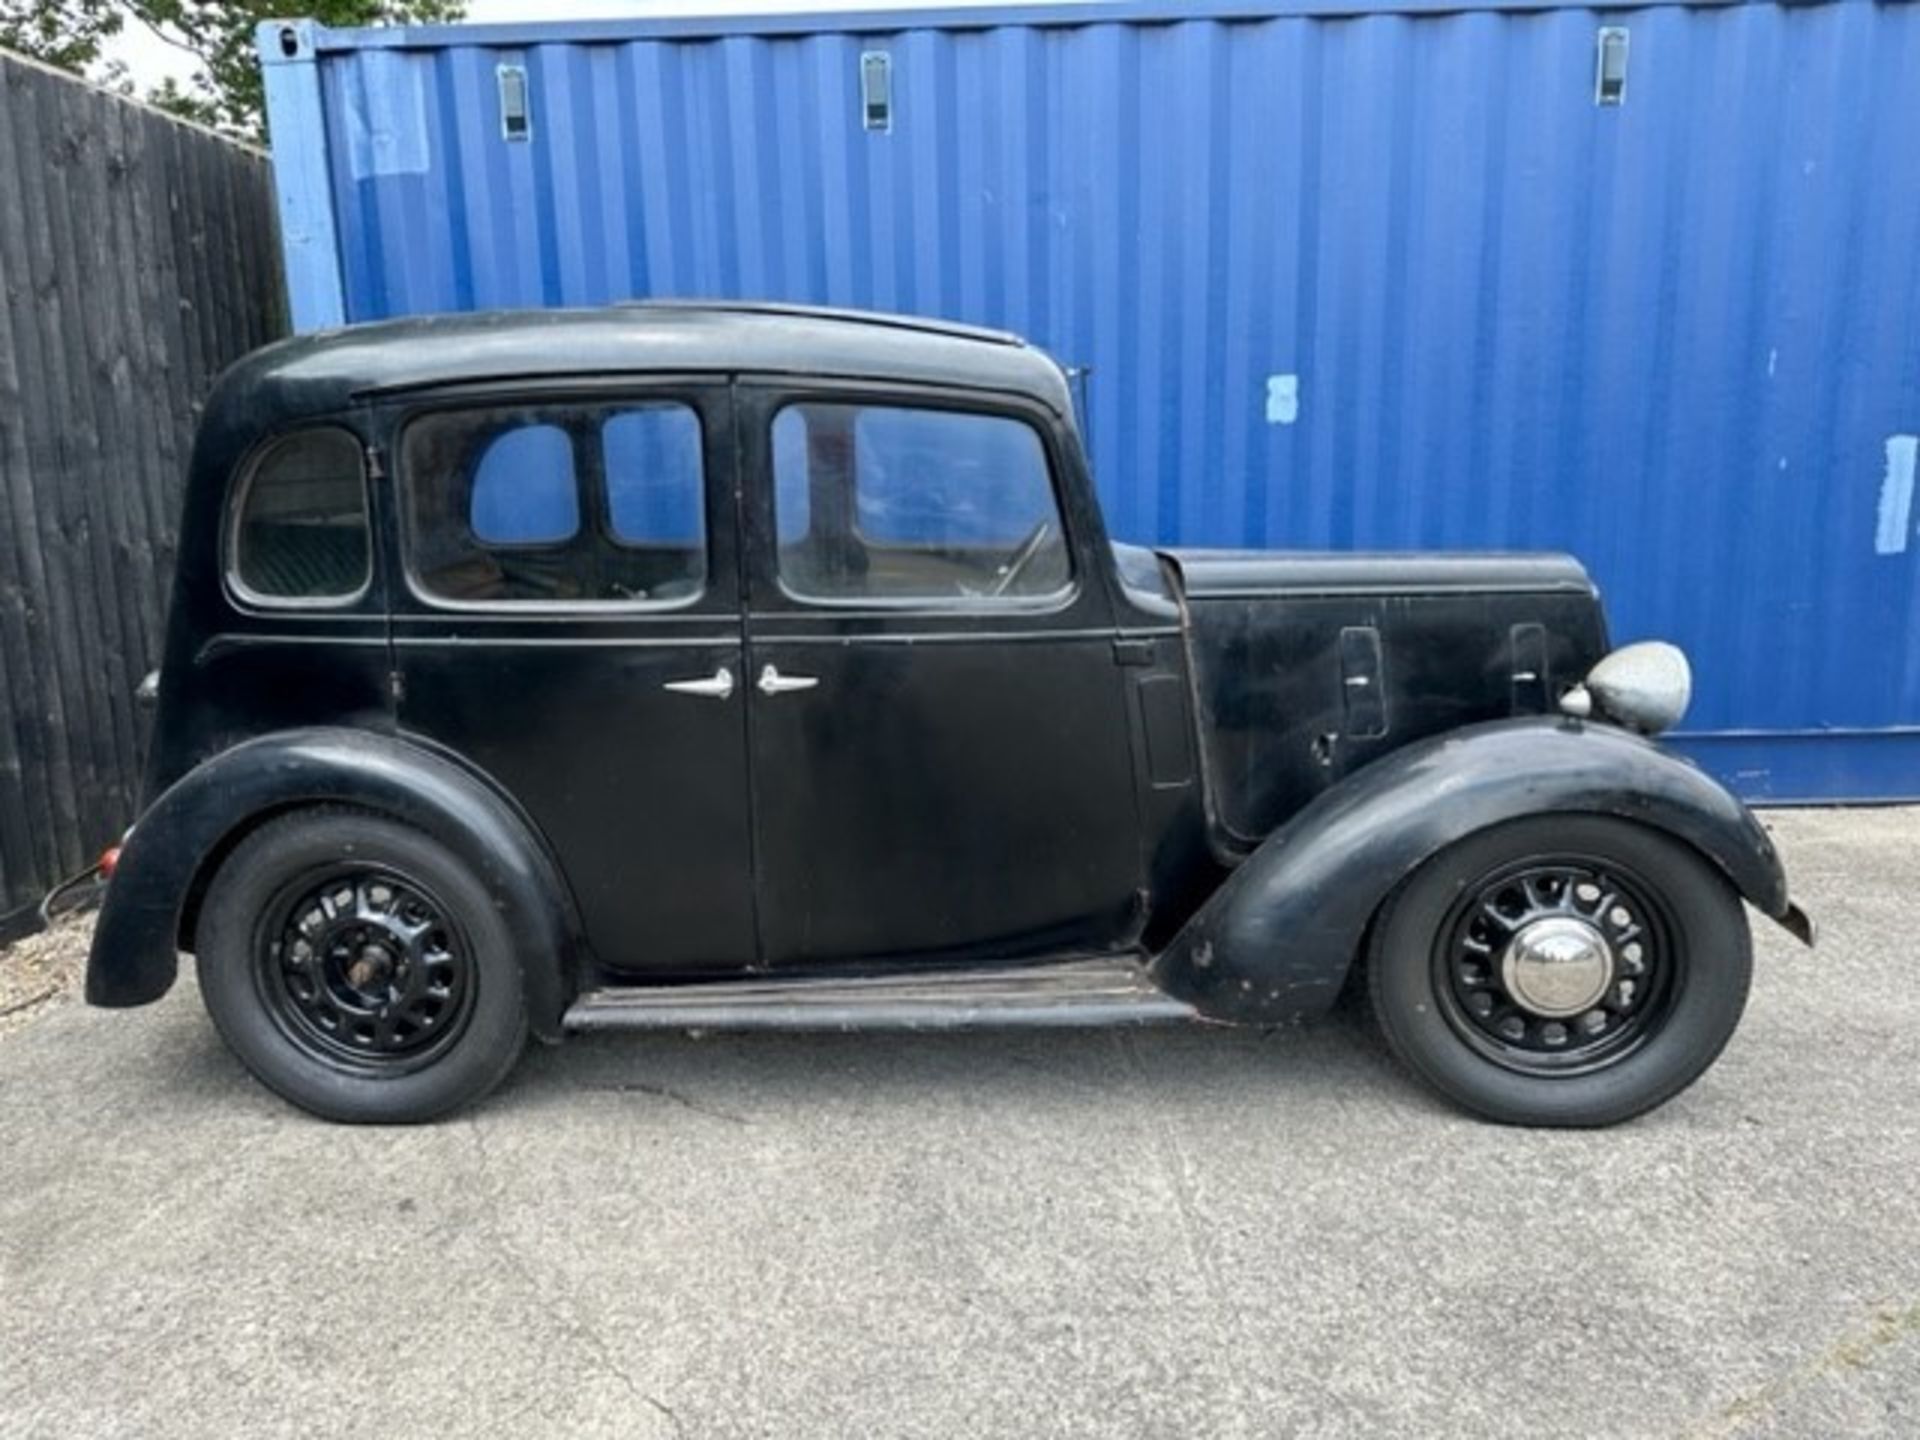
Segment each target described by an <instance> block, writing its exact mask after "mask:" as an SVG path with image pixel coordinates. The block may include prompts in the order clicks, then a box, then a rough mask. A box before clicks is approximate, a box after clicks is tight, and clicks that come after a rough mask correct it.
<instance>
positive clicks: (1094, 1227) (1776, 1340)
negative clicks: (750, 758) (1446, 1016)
mask: <svg viewBox="0 0 1920 1440" xmlns="http://www.w3.org/2000/svg"><path fill="white" fill-rule="evenodd" d="M1770 823H1771V824H1773V826H1774V827H1775V828H1776V830H1777V831H1778V834H1779V837H1780V841H1781V845H1782V848H1783V849H1784V851H1785V853H1786V856H1787V859H1788V862H1789V864H1790V867H1791V869H1792V873H1793V877H1794V882H1795V889H1796V892H1797V893H1798V895H1799V896H1800V898H1801V899H1802V900H1803V901H1804V902H1805V903H1807V904H1808V905H1809V907H1810V908H1812V909H1813V910H1814V911H1815V913H1816V914H1817V915H1818V916H1819V918H1820V919H1821V921H1822V923H1823V925H1824V927H1825V935H1824V938H1823V943H1822V946H1821V948H1820V950H1819V951H1818V952H1817V953H1815V954H1812V955H1809V954H1807V953H1805V952H1803V951H1801V950H1799V949H1798V948H1797V947H1795V946H1794V945H1793V944H1792V943H1791V942H1790V941H1788V940H1787V938H1786V937H1785V936H1784V935H1783V934H1781V933H1780V932H1778V931H1777V930H1775V928H1774V927H1772V926H1771V925H1765V924H1762V925H1761V926H1760V928H1759V931H1758V934H1759V941H1760V952H1761V954H1760V964H1759V972H1758V979H1757V983H1756V986H1755V990H1754V996H1753V1002H1752V1005H1751V1008H1750V1009H1749V1010H1748V1014H1747V1020H1746V1023H1745V1025H1744V1026H1743V1028H1742V1030H1741V1032H1740V1034H1739V1036H1738V1037H1737V1038H1736V1039H1735V1041H1734V1043H1733V1045H1732V1047H1731V1048H1730V1049H1729V1051H1728V1052H1727V1054H1726V1056H1725V1057H1724V1058H1723V1059H1722V1060H1721V1062H1720V1064H1719V1065H1718V1066H1717V1067H1716V1068H1715V1069H1714V1070H1713V1071H1711V1072H1710V1073H1709V1074H1708V1075H1707V1077H1706V1078H1705V1079H1704V1080H1703V1081H1702V1082H1701V1083H1700V1084H1699V1085H1697V1086H1696V1087H1695V1088H1694V1089H1693V1090H1691V1091H1690V1092H1688V1093H1687V1094H1686V1095H1684V1096H1682V1097H1681V1098H1680V1099H1679V1100H1677V1101H1675V1102H1674V1103H1673V1104H1671V1105H1669V1106H1668V1107H1666V1108H1665V1109H1663V1110H1661V1111H1659V1112H1657V1113H1656V1114H1654V1115H1652V1116H1650V1117H1648V1118H1646V1119H1644V1120H1642V1121H1640V1122H1637V1123H1635V1124H1632V1125H1629V1126H1626V1127H1624V1128H1620V1129H1616V1130H1613V1131H1609V1132H1602V1133H1598V1134H1552V1133H1529V1132H1522V1131H1513V1130H1502V1129H1496V1128H1493V1127H1491V1126H1487V1125H1482V1124H1477V1123H1475V1122H1473V1121H1471V1120H1467V1119H1463V1118H1461V1117H1459V1116H1457V1115H1455V1114H1453V1113H1451V1112H1450V1111H1448V1110H1446V1109H1444V1108H1442V1107H1441V1106H1440V1105H1438V1104H1437V1103H1435V1102H1434V1101H1432V1100H1430V1099H1428V1098H1427V1097H1426V1096H1425V1095H1424V1094H1422V1093H1421V1092H1419V1091H1417V1090H1416V1089H1415V1088H1414V1087H1413V1086H1412V1084H1411V1083H1410V1082H1409V1081H1407V1080H1405V1079H1404V1078H1402V1077H1401V1076H1400V1075H1399V1074H1398V1073H1396V1071H1395V1070H1394V1068H1393V1066H1392V1065H1391V1063H1390V1062H1389V1061H1388V1059H1387V1058H1386V1056H1385V1055H1384V1053H1383V1052H1382V1051H1381V1049H1380V1048H1379V1046H1378V1045H1377V1044H1376V1043H1375V1042H1374V1041H1373V1039H1372V1038H1371V1036H1370V1034H1369V1033H1368V1032H1367V1031H1366V1030H1365V1029H1364V1028H1363V1027H1362V1026H1361V1024H1360V1023H1359V1022H1358V1021H1356V1020H1354V1019H1352V1018H1351V1017H1347V1018H1337V1019H1336V1020H1334V1021H1332V1022H1330V1023H1328V1024H1325V1025H1322V1026H1320V1027H1318V1028H1316V1029H1312V1030H1309V1031H1306V1032H1303V1033H1295V1034H1284V1035H1276V1036H1272V1037H1264V1036H1260V1035H1250V1034H1236V1033H1211V1032H1204V1031H1184V1030H1167V1031H1152V1032H1144V1033H1138V1034H1123V1033H1112V1032H1101V1033H1083V1034H1064V1035H1038V1034H1016V1035H1001V1036H991V1035H977V1036H948V1037H936V1038H926V1037H918V1038H916V1037H912V1036H871V1035H869V1036H852V1037H818V1036H754V1037H740V1038H708V1039H693V1038H679V1037H674V1038H662V1039H645V1038H625V1037H617V1038H616V1037H609V1038H605V1039H595V1040H590V1041H578V1042H575V1043H572V1044H569V1045H568V1046H566V1047H564V1048H563V1049H561V1050H558V1051H541V1052H537V1053H533V1054H531V1055H529V1057H528V1060H527V1062H526V1063H525V1064H523V1065H522V1067H521V1068H520V1070H519V1071H518V1072H517V1073H516V1075H515V1076H514V1078H513V1079H511V1080H510V1081H509V1082H508V1084H507V1086H506V1087H505V1088H504V1089H503V1090H502V1091H501V1092H500V1093H499V1094H498V1095H497V1096H496V1097H495V1098H494V1099H493V1100H492V1101H490V1102H489V1103H488V1104H487V1105H485V1106H484V1107H483V1108H482V1109H480V1110H479V1111H478V1112H476V1113H474V1114H471V1115H469V1116H466V1117H463V1118H461V1119H460V1120H458V1121H455V1122H451V1123H447V1124H443V1125H440V1126H438V1127H435V1128H431V1129H425V1130H406V1131H400V1130H394V1131H368V1130H351V1129H340V1128H333V1127H329V1126H326V1125H322V1124H320V1123H318V1122H315V1121H311V1120H308V1119H306V1118H304V1117H303V1116H301V1115H299V1114H297V1113H295V1112H294V1111H292V1110H290V1109H288V1108H287V1107H286V1106H284V1105H282V1104H281V1103H280V1102H279V1101H277V1100H275V1099H274V1098H273V1097H272V1096H271V1095H269V1094H267V1093H266V1092H265V1091H263V1090H262V1089H260V1088H259V1087H257V1086H255V1085H254V1084H252V1083H251V1082H250V1081H249V1080H248V1079H247V1077H246V1076H245V1074H243V1073H242V1071H241V1070H240V1068H239V1066H238V1065H237V1064H236V1063H235V1062H234V1061H233V1060H232V1059H230V1058H229V1057H228V1055H227V1053H226V1051H225V1050H224V1049H222V1047H221V1045H220V1042H219V1041H218V1039H217V1038H216V1037H215V1035H214V1034H213V1032H212V1030H211V1028H210V1027H209V1026H208V1024H207V1022H206V1021H205V1020H204V1018H203V1017H202V1014H201V1012H200V1008H199V1004H198V999H197V997H196V996H195V994H194V993H193V988H192V985H191V984H190V983H183V984H182V985H181V986H180V987H179V988H178V990H177V991H176V992H175V993H174V994H173V995H172V996H171V997H169V999H168V1000H167V1001H165V1002H164V1003H163V1004H161V1005H160V1006H158V1007H155V1008H153V1009H150V1010H147V1011H144V1012H134V1013H127V1014H108V1013H104V1012H98V1011H90V1010H88V1009H86V1008H85V1007H84V1006H83V1005H81V1004H80V1003H78V1002H77V1001H74V1000H72V999H62V998H58V997H55V998H51V999H44V1000H42V1001H39V1002H36V1003H35V1005H34V1006H33V1017H32V1018H31V1020H30V1022H29V1023H26V1024H24V1025H22V1026H20V1027H19V1028H17V1029H15V1030H13V1031H12V1032H11V1033H7V1034H0V1434H4V1435H7V1436H17V1435H44V1436H59V1437H67V1436H78V1435H89V1436H92V1435H140V1436H149V1435H191V1436H195V1437H205V1436H213V1435H245V1436H248V1437H262V1436H270V1435H282V1434H285V1435H293V1434H309V1433H326V1434H329V1435H331V1436H357V1435H367V1436H376V1435H378V1436H401V1435H415V1434H419V1435H445V1434H485V1435H511V1436H516V1437H518V1436H532V1435H566V1436H588V1435H608V1436H623V1437H633V1436H641V1437H645V1436H710V1435H711V1436H736V1435H737V1436H745V1435H776V1436H782V1437H786V1436H839V1435H848V1436H854V1435H857V1436H862V1437H867V1436H895V1435H922V1436H939V1437H959V1436H966V1437H978V1436H999V1435H1006V1436H1020V1437H1029V1436H1043V1435H1122V1436H1131V1435H1164V1436H1178V1437H1187V1436H1235V1435H1247V1436H1252V1435H1275V1436H1280V1435H1288V1436H1291V1435H1301V1436H1309V1435H1311V1436H1335V1435H1356V1436H1358V1435H1364V1436H1385V1435H1408V1436H1421V1437H1432V1436H1446V1435H1493V1434H1502V1435H1505V1434H1528V1435H1538V1436H1556V1435H1566V1436H1580V1437H1589V1436H1684V1437H1723V1436H1742V1437H1747V1436H1819V1437H1829V1436H1841V1435H1846V1436H1858V1435H1884V1436H1913V1435H1916V1434H1920V1085H1917V1084H1916V1074H1917V1073H1920V1064H1917V1063H1916V1062H1920V985H1917V984H1916V983H1915V981H1916V969H1917V968H1920V952H1917V951H1916V947H1915V945H1914V942H1913V937H1914V935H1915V933H1916V931H1920V810H1906V811H1899V810H1882V811H1855V812H1851V813H1838V812H1819V813H1817V812H1797V813H1777V814H1775V815H1773V816H1771V817H1770ZM81 938H83V937H82V936H80V935H79V934H76V935H75V936H74V937H72V940H71V943H73V944H75V945H77V944H78V943H80V939H81ZM7 963H8V962H7V960H6V959H5V958H0V967H4V966H5V965H6V964H7ZM39 983H40V982H39V981H38V979H37V978H36V981H35V984H36V985H39ZM41 989H44V986H41ZM34 993H39V992H38V991H35V992H34Z"/></svg>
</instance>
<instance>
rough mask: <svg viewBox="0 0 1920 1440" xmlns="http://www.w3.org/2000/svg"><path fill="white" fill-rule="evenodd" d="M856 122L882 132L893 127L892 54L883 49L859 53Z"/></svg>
mask: <svg viewBox="0 0 1920 1440" xmlns="http://www.w3.org/2000/svg"><path fill="white" fill-rule="evenodd" d="M860 123H861V124H862V125H864V126H866V128H867V129H869V130H878V131H881V132H883V133H884V132H885V131H888V130H891V129H893V56H891V55H889V54H888V53H887V52H886V51H884V50H863V51H861V52H860Z"/></svg>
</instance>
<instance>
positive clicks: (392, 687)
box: [387, 670, 407, 705]
mask: <svg viewBox="0 0 1920 1440" xmlns="http://www.w3.org/2000/svg"><path fill="white" fill-rule="evenodd" d="M387 693H388V694H389V695H391V696H392V697H393V703H394V704H396V705H398V704H399V703H400V702H401V701H403V700H405V699H406V698H407V677H406V676H404V675H402V674H401V673H400V672H399V671H398V670H389V671H387Z"/></svg>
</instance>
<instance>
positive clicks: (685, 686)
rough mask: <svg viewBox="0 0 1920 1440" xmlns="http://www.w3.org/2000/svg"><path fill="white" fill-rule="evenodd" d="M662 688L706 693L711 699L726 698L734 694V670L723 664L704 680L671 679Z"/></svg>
mask: <svg viewBox="0 0 1920 1440" xmlns="http://www.w3.org/2000/svg"><path fill="white" fill-rule="evenodd" d="M662 688H663V689H667V690H673V691H676V692H678V693H679V694H681V695H704V696H706V697H707V698H708V699H709V700H724V699H726V698H727V697H728V696H729V695H731V694H733V671H731V670H729V669H728V668H727V667H726V666H724V665H722V666H721V667H720V668H719V669H718V670H716V671H714V672H713V674H711V675H709V676H707V678H706V679H704V680H669V681H667V683H666V684H665V685H664V686H663V687H662Z"/></svg>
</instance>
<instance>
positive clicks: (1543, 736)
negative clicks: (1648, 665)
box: [1153, 717, 1811, 1024]
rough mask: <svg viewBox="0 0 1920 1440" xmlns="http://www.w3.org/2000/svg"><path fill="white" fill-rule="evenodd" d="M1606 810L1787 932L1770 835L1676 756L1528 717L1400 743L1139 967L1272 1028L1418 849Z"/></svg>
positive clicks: (1429, 850) (1412, 865)
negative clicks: (1691, 856) (1661, 841)
mask: <svg viewBox="0 0 1920 1440" xmlns="http://www.w3.org/2000/svg"><path fill="white" fill-rule="evenodd" d="M1558 812H1580V813H1585V814H1596V815H1613V816H1617V817H1619V818H1621V819H1624V820H1632V821H1636V822H1638V823H1640V824H1643V825H1648V826H1651V827H1653V828H1655V829H1658V830H1663V831H1665V832H1666V833H1668V834H1670V835H1672V836H1674V837H1675V838H1677V839H1679V840H1682V841H1684V842H1685V843H1687V844H1689V845H1691V846H1692V847H1693V848H1694V849H1696V850H1698V851H1699V852H1700V853H1701V854H1702V855H1703V856H1705V857H1706V858H1707V859H1708V860H1709V861H1711V862H1712V863H1713V864H1714V865H1715V866H1717V867H1718V868H1719V869H1720V871H1721V872H1722V873H1723V874H1724V875H1725V876H1726V877H1727V879H1728V881H1730V882H1731V883H1732V885H1733V886H1734V888H1735V889H1737V890H1738V891H1739V892H1740V893H1741V895H1743V896H1745V897H1746V899H1747V900H1748V901H1749V902H1751V903H1752V904H1753V906H1754V907H1755V908H1756V909H1758V910H1761V911H1763V912H1764V913H1765V914H1767V915H1769V916H1771V917H1772V918H1774V919H1776V920H1778V921H1780V923H1781V924H1783V925H1785V926H1787V928H1788V929H1790V930H1792V931H1793V932H1794V933H1795V934H1796V935H1798V936H1799V937H1800V938H1801V939H1802V940H1810V938H1811V925H1810V923H1809V922H1808V921H1807V919H1806V917H1805V915H1804V914H1802V913H1801V912H1800V911H1799V909H1798V908H1797V907H1795V906H1794V905H1793V904H1792V902H1791V901H1790V900H1789V899H1788V896H1787V879H1786V874H1785V872H1784V870H1783V869H1782V868H1781V864H1780V857H1779V855H1778V854H1777V852H1776V851H1775V850H1774V846H1773V842H1772V840H1771V839H1770V838H1769V837H1768V835H1767V832H1766V831H1765V830H1763V829H1762V828H1761V826H1760V823H1759V821H1757V820H1756V819H1755V818H1754V817H1753V814H1752V813H1751V812H1750V811H1749V810H1748V809H1747V808H1746V806H1744V805H1742V804H1741V803H1740V802H1739V801H1738V800H1736V799H1735V798H1734V797H1733V796H1732V795H1730V794H1728V793H1727V792H1726V791H1725V790H1724V789H1722V788H1721V787H1720V785H1719V784H1718V783H1716V782H1715V781H1714V780H1712V779H1711V778H1709V777H1708V776H1707V775H1706V774H1705V773H1703V772H1702V771H1700V770H1699V769H1697V768H1695V767H1694V766H1693V765H1692V764H1690V763H1689V762H1688V761H1685V760H1682V759H1680V758H1679V757H1677V756H1675V755H1672V754H1670V753H1668V752H1667V751H1665V750H1662V749H1660V748H1659V747H1658V746H1656V745H1654V744H1652V743H1651V742H1649V741H1647V740H1643V739H1641V738H1640V737H1638V736H1636V735H1630V734H1628V733H1627V732H1625V731H1623V730H1616V729H1614V728H1612V727H1610V726H1605V725H1588V724H1581V723H1579V722H1576V721H1569V720H1557V719H1550V718H1546V717H1532V718H1528V719H1523V720H1507V721H1498V722H1495V723H1493V724H1488V725H1479V726H1473V727H1470V728H1467V729H1463V730H1457V731H1454V732H1451V733H1449V734H1447V735H1443V736H1438V737H1435V738H1434V739H1432V740H1427V741H1423V742H1420V743H1418V744H1414V745H1409V746H1407V747H1406V748H1405V749H1403V750H1399V751H1396V752H1394V753H1393V754H1392V755H1389V756H1387V757H1385V758H1384V759H1382V760H1379V761H1377V762H1375V763H1374V764H1372V765H1369V766H1368V767H1366V768H1365V769H1364V770H1361V771H1359V772H1358V773H1357V774H1355V775H1353V776H1351V777H1349V778H1348V779H1346V780H1344V781H1342V782H1341V783H1339V784H1338V785H1335V786H1334V787H1333V788H1332V789H1330V790H1327V791H1326V792H1325V793H1323V794H1322V795H1321V796H1320V797H1319V798H1318V799H1316V800H1315V801H1314V802H1313V803H1312V804H1310V805H1309V806H1307V807H1306V808H1305V809H1304V810H1302V811H1301V812H1300V813H1299V814H1298V815H1297V816H1295V817H1294V818H1293V819H1292V820H1290V821H1289V822H1288V823H1287V824H1285V825H1283V826H1282V827H1281V828H1280V829H1279V830H1277V831H1275V832H1274V833H1273V834H1272V835H1270V836H1269V837H1268V838H1267V839H1266V840H1265V841H1264V842H1263V843H1262V844H1261V846H1260V848H1259V849H1258V850H1256V851H1255V852H1254V853H1253V854H1252V855H1251V856H1249V857H1248V859H1247V860H1246V861H1245V863H1243V864H1242V865H1241V866H1240V868H1239V869H1237V870H1235V871H1234V873H1233V874H1232V875H1231V876H1230V877H1228V879H1227V881H1226V883H1225V884H1224V885H1222V886H1221V887H1220V889H1219V890H1218V891H1217V892H1216V893H1215V894H1214V895H1213V896H1212V897H1211V898H1210V899H1209V900H1208V901H1207V903H1206V904H1205V905H1204V906H1202V907H1201V908H1200V910H1199V911H1198V912H1197V913H1196V914H1195V915H1194V916H1193V918H1192V919H1191V920H1190V921H1188V923H1187V924H1186V925H1185V927H1183V928H1182V929H1181V931H1180V932H1179V933H1178V934H1177V935H1175V936H1174V938H1173V940H1172V941H1171V942H1169V944H1168V945H1167V947H1166V949H1165V950H1163V951H1162V952H1161V953H1160V954H1159V955H1158V956H1157V957H1156V958H1155V960H1154V964H1153V975H1154V979H1155V981H1156V982H1157V983H1158V984H1159V985H1160V986H1161V988H1162V989H1164V990H1166V991H1167V992H1168V993H1169V994H1171V995H1174V996H1175V997H1177V998H1179V999H1181V1000H1185V1001H1187V1002H1188V1003H1189V1004H1191V1005H1193V1006H1194V1007H1195V1008H1196V1009H1197V1010H1199V1011H1200V1012H1201V1013H1202V1014H1203V1015H1206V1016H1208V1017H1209V1018H1212V1019H1216V1020H1225V1021H1232V1022H1236V1023H1245V1024H1280V1023H1285V1022H1288V1021H1293V1020H1300V1019H1306V1018H1309V1017H1311V1016H1313V1015H1315V1014H1318V1013H1319V1012H1320V1011H1322V1010H1325V1009H1326V1008H1327V1006H1328V1005H1330V1004H1331V1003H1332V1002H1333V999H1334V997H1335V996H1337V995H1338V994H1339V992H1340V988H1341V986H1342V985H1343V984H1344V983H1345V981H1346V976H1347V972H1348V970H1349V968H1350V967H1351V965H1352V963H1353V960H1354V957H1355V956H1357V955H1358V954H1359V953H1360V947H1361V945H1362V943H1363V941H1364V940H1365V938H1366V934H1367V928H1368V926H1369V925H1370V924H1371V923H1372V920H1373V917H1374V915H1375V913H1376V912H1377V911H1378V910H1379V908H1380V905H1381V903H1382V902H1383V901H1385V900H1386V898H1387V897H1388V896H1389V895H1391V894H1392V893H1393V891H1394V889H1395V887H1396V886H1398V885H1399V884H1400V883H1401V882H1402V881H1403V880H1405V879H1406V878H1407V876H1409V875H1410V874H1412V873H1413V871H1414V870H1416V869H1417V868H1418V867H1419V866H1420V865H1421V864H1422V863H1423V862H1424V861H1426V860H1427V859H1428V858H1429V857H1431V856H1433V855H1435V854H1437V853H1438V852H1439V851H1441V850H1443V849H1445V848H1446V847H1447V846H1449V845H1451V844H1453V843H1454V842H1455V841H1457V840H1460V839H1463V838H1464V837H1466V836H1467V835H1470V834H1472V833H1473V832H1474V831H1477V830H1483V829H1485V828H1486V827H1488V826H1490V825H1498V824H1501V823H1502V822H1504V821H1508V820H1517V819H1520V818H1522V817H1523V816H1528V815H1540V814H1550V813H1558Z"/></svg>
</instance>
